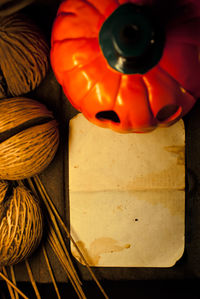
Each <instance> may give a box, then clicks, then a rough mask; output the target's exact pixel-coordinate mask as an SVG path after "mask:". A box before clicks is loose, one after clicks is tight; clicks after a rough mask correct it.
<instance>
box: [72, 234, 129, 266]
mask: <svg viewBox="0 0 200 299" xmlns="http://www.w3.org/2000/svg"><path fill="white" fill-rule="evenodd" d="M76 245H77V246H78V248H79V249H80V251H81V253H82V254H83V256H84V258H85V259H86V261H87V263H88V264H89V265H90V266H97V265H98V264H99V261H100V258H101V255H102V254H105V253H108V254H112V253H115V252H119V251H122V250H125V249H128V248H130V247H131V245H130V244H124V245H120V244H119V243H118V241H117V240H114V239H113V238H109V237H102V238H98V239H95V240H94V241H93V242H92V243H91V244H90V246H89V249H87V248H86V246H85V244H84V242H82V241H77V242H76ZM72 254H73V256H74V257H75V258H76V259H77V260H78V261H79V262H80V263H82V264H83V265H85V262H84V260H83V259H82V258H81V257H80V254H79V253H78V251H77V249H76V248H74V247H73V249H72Z"/></svg>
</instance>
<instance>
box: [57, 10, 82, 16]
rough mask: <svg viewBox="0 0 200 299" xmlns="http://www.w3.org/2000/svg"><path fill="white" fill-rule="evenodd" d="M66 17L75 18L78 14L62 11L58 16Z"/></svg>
mask: <svg viewBox="0 0 200 299" xmlns="http://www.w3.org/2000/svg"><path fill="white" fill-rule="evenodd" d="M60 16H61V17H66V16H74V17H77V14H76V13H75V12H66V11H60V12H58V14H57V17H60Z"/></svg>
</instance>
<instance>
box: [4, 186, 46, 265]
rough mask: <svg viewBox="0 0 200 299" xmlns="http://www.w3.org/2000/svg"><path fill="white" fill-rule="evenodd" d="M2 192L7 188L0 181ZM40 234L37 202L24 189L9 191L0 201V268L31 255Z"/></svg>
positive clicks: (40, 220) (17, 188)
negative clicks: (9, 194) (9, 193)
mask: <svg viewBox="0 0 200 299" xmlns="http://www.w3.org/2000/svg"><path fill="white" fill-rule="evenodd" d="M5 188H7V190H8V188H9V186H8V184H7V182H4V181H0V190H1V189H3V190H5ZM4 196H5V194H4V195H3V194H1V195H0V197H1V198H2V197H4ZM42 232H43V217H42V212H41V208H40V205H39V201H38V200H37V199H36V197H34V196H33V195H32V193H31V192H30V191H29V190H28V189H27V188H26V187H23V186H17V187H14V188H12V191H11V196H9V198H4V200H2V201H0V268H1V267H2V266H7V265H13V264H16V263H19V262H21V261H22V260H23V259H25V258H27V257H28V256H29V255H30V254H32V252H33V251H34V250H35V248H36V247H37V246H38V245H39V243H40V241H41V238H42Z"/></svg>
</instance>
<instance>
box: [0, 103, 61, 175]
mask: <svg viewBox="0 0 200 299" xmlns="http://www.w3.org/2000/svg"><path fill="white" fill-rule="evenodd" d="M58 144H59V131H58V124H57V122H56V120H55V118H54V116H53V114H52V112H50V111H49V110H48V109H47V108H46V107H45V106H44V105H43V104H41V103H39V102H38V101H35V100H32V99H28V98H22V97H21V98H20V97H18V98H10V99H3V100H1V101H0V179H4V180H20V179H24V178H28V177H31V176H34V175H36V174H38V173H40V172H42V171H43V170H44V169H45V168H46V167H47V166H48V165H49V163H50V162H51V161H52V159H53V158H54V156H55V153H56V151H57V148H58Z"/></svg>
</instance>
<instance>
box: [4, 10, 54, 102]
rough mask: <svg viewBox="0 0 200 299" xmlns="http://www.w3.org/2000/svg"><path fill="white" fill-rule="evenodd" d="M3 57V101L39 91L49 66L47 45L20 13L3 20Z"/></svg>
mask: <svg viewBox="0 0 200 299" xmlns="http://www.w3.org/2000/svg"><path fill="white" fill-rule="evenodd" d="M0 57H1V59H0V98H4V97H10V96H19V95H22V94H25V93H28V92H30V91H31V90H33V89H35V88H36V87H37V86H38V85H39V84H40V82H41V81H42V80H43V78H44V77H45V75H46V73H47V70H48V67H49V59H48V57H49V47H48V45H47V42H46V41H45V39H44V37H43V35H42V34H41V32H40V30H39V29H38V28H37V27H36V26H35V25H34V24H33V23H32V22H31V21H30V20H28V19H26V17H25V16H23V15H21V14H19V13H16V14H13V15H10V16H6V17H3V18H0Z"/></svg>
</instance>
